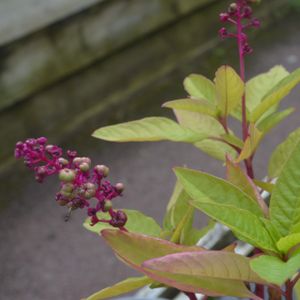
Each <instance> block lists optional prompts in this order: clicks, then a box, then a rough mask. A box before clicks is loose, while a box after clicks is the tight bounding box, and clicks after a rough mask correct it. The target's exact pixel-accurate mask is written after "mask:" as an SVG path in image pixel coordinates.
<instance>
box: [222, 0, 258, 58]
mask: <svg viewBox="0 0 300 300" xmlns="http://www.w3.org/2000/svg"><path fill="white" fill-rule="evenodd" d="M253 2H256V1H255V0H238V1H237V2H235V3H231V4H230V5H229V8H228V10H227V12H223V13H221V14H220V20H221V22H223V23H231V24H234V25H235V27H236V32H235V33H232V32H229V31H228V29H227V28H226V27H222V28H221V29H220V30H219V35H220V37H221V38H223V39H225V38H236V39H237V40H238V43H239V46H240V48H241V49H240V50H241V53H242V54H243V55H246V54H250V53H251V52H252V51H253V49H252V48H251V47H250V46H249V43H248V37H247V35H246V34H245V33H244V31H245V30H246V29H248V28H251V27H252V28H258V27H260V21H259V20H258V19H256V18H254V17H253V16H252V14H253V13H252V8H251V7H250V5H249V4H250V3H253Z"/></svg>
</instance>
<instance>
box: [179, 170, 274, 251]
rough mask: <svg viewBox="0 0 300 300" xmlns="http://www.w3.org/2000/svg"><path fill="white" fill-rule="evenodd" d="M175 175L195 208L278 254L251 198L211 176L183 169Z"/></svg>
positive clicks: (261, 214) (257, 206) (255, 243)
mask: <svg viewBox="0 0 300 300" xmlns="http://www.w3.org/2000/svg"><path fill="white" fill-rule="evenodd" d="M175 173H176V176H177V177H178V179H179V181H180V182H181V183H182V185H183V186H184V188H185V190H186V191H187V193H188V194H189V195H190V196H191V198H192V199H193V200H192V204H193V205H194V206H195V207H197V208H198V209H200V210H201V211H203V212H204V213H206V214H207V215H208V216H210V217H211V218H213V219H215V220H217V221H219V222H221V223H223V224H224V225H226V226H228V227H229V228H231V229H232V230H233V232H235V233H236V234H237V235H238V236H239V237H240V238H241V239H242V240H244V241H246V242H249V243H251V244H252V245H255V246H257V247H259V248H262V249H265V250H267V251H271V252H276V251H277V249H276V246H275V245H274V242H273V240H272V237H271V236H270V235H269V233H268V231H267V230H266V228H265V226H264V223H263V222H262V221H261V218H263V212H262V210H261V208H260V206H259V205H258V203H257V202H255V201H254V200H253V199H252V198H251V197H250V196H248V195H247V194H246V193H244V192H243V191H242V190H240V189H239V188H237V187H235V186H234V185H232V184H230V183H229V182H226V181H224V180H222V179H220V178H217V177H214V176H212V175H209V174H205V173H202V172H197V171H193V170H189V169H183V168H177V169H176V170H175Z"/></svg>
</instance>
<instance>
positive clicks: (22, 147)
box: [15, 137, 127, 228]
mask: <svg viewBox="0 0 300 300" xmlns="http://www.w3.org/2000/svg"><path fill="white" fill-rule="evenodd" d="M15 157H16V158H24V162H25V165H26V166H27V167H28V168H30V169H31V170H33V171H34V172H35V178H36V180H37V181H38V182H40V183H42V182H43V181H44V179H45V178H46V177H48V176H50V175H53V174H57V175H58V178H59V180H60V190H59V192H58V193H57V194H56V202H57V204H59V205H61V206H66V207H68V208H69V212H71V211H73V210H75V209H77V208H81V209H83V208H87V214H88V216H90V219H91V224H92V225H95V224H97V223H98V222H105V223H109V224H110V225H112V226H113V227H119V228H123V227H124V225H125V223H126V221H127V216H126V214H125V213H124V212H123V211H121V210H115V209H113V205H112V200H113V199H114V198H116V197H118V196H121V194H122V192H123V190H124V185H123V184H122V183H117V184H116V185H112V184H111V183H110V182H109V181H108V180H105V177H107V176H108V174H109V168H108V167H106V166H104V165H96V166H95V167H92V164H91V159H90V158H88V157H79V156H77V152H76V151H70V150H69V151H67V153H66V158H65V157H63V150H62V149H61V148H60V147H58V146H55V145H48V144H47V139H46V138H45V137H40V138H37V139H33V138H31V139H27V140H26V141H25V142H18V143H17V144H16V148H15ZM91 202H96V205H95V207H91ZM98 212H104V213H106V214H107V215H108V216H109V219H101V218H98V216H97V213H98Z"/></svg>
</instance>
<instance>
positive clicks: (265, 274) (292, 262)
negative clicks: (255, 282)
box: [250, 254, 300, 286]
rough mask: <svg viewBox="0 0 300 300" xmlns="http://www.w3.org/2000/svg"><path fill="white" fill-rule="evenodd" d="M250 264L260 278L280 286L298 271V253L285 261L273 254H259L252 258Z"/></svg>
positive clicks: (299, 259) (299, 264) (299, 262)
mask: <svg viewBox="0 0 300 300" xmlns="http://www.w3.org/2000/svg"><path fill="white" fill-rule="evenodd" d="M250 265H251V268H252V269H253V270H254V271H255V272H256V273H257V274H258V275H259V276H260V277H261V278H263V279H265V280H266V281H268V282H270V283H273V284H277V285H279V286H281V285H282V284H283V283H285V282H286V281H287V280H288V279H291V278H292V277H293V276H294V275H295V273H297V272H298V270H299V268H300V254H297V255H295V256H293V257H291V258H290V259H289V260H288V261H287V262H284V261H282V260H281V259H279V258H278V257H275V256H268V255H261V256H259V257H257V258H254V259H253V260H252V261H251V263H250Z"/></svg>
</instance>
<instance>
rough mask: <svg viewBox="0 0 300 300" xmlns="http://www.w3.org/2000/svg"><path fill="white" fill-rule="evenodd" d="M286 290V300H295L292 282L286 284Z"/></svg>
mask: <svg viewBox="0 0 300 300" xmlns="http://www.w3.org/2000/svg"><path fill="white" fill-rule="evenodd" d="M285 287H286V290H285V299H286V300H293V283H292V281H291V280H288V281H287V282H286V285H285Z"/></svg>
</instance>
